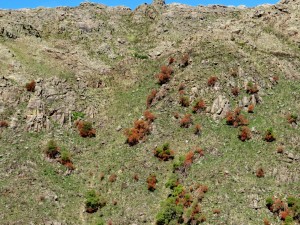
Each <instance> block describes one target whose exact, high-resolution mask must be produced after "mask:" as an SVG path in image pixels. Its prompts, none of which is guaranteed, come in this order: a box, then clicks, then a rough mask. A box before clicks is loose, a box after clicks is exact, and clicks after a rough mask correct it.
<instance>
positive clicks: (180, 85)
mask: <svg viewBox="0 0 300 225" xmlns="http://www.w3.org/2000/svg"><path fill="white" fill-rule="evenodd" d="M184 89H185V84H184V83H180V84H179V87H178V91H183V90H184Z"/></svg>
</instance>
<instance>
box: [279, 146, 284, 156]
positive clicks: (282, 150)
mask: <svg viewBox="0 0 300 225" xmlns="http://www.w3.org/2000/svg"><path fill="white" fill-rule="evenodd" d="M283 152H284V146H282V145H280V146H278V147H277V153H279V154H283Z"/></svg>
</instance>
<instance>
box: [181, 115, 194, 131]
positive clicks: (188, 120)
mask: <svg viewBox="0 0 300 225" xmlns="http://www.w3.org/2000/svg"><path fill="white" fill-rule="evenodd" d="M191 116H192V115H191V114H186V115H185V116H184V117H183V118H182V119H181V120H180V126H181V127H184V128H188V127H189V126H190V125H191V124H192V123H193V122H192V118H191Z"/></svg>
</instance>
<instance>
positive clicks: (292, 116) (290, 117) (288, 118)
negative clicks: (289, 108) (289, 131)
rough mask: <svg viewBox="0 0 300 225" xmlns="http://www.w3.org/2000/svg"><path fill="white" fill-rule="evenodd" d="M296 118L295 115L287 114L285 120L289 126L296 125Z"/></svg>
mask: <svg viewBox="0 0 300 225" xmlns="http://www.w3.org/2000/svg"><path fill="white" fill-rule="evenodd" d="M297 119H298V116H297V115H296V114H288V115H287V120H288V122H289V123H290V124H293V123H296V124H297Z"/></svg>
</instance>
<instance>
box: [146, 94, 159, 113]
mask: <svg viewBox="0 0 300 225" xmlns="http://www.w3.org/2000/svg"><path fill="white" fill-rule="evenodd" d="M156 94H157V90H156V89H153V90H152V91H151V93H150V94H149V95H148V97H147V102H146V106H147V109H148V108H150V107H151V105H152V103H153V100H154V99H155V97H156Z"/></svg>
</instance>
